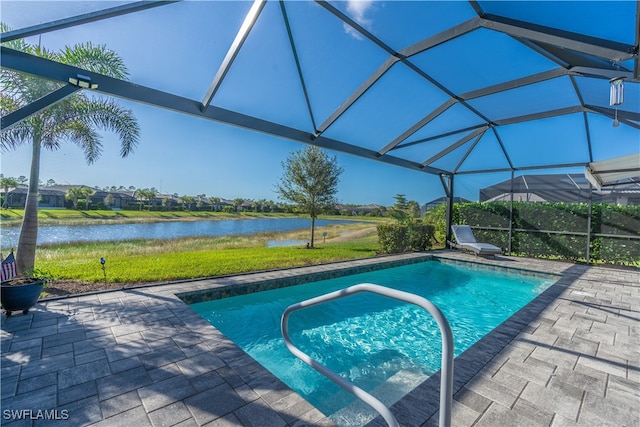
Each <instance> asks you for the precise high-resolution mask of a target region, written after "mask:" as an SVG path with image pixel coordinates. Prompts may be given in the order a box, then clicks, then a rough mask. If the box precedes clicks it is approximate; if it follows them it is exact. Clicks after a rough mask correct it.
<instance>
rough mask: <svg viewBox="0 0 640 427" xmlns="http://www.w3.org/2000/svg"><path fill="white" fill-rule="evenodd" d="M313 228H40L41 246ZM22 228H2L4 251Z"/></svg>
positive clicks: (261, 223) (232, 224)
mask: <svg viewBox="0 0 640 427" xmlns="http://www.w3.org/2000/svg"><path fill="white" fill-rule="evenodd" d="M356 222H358V221H349V220H324V219H319V220H316V226H317V227H322V226H325V225H329V224H353V223H356ZM310 226H311V220H310V219H309V218H256V219H242V220H214V221H171V222H154V223H139V224H100V225H50V226H42V227H39V228H38V244H39V245H42V244H46V243H65V242H77V241H110V240H130V239H177V238H180V237H195V236H228V235H238V234H254V233H262V232H269V231H275V232H285V231H292V230H299V229H304V228H308V227H310ZM19 234H20V227H2V241H1V245H2V247H3V248H11V247H13V248H15V247H16V246H17V245H18V235H19Z"/></svg>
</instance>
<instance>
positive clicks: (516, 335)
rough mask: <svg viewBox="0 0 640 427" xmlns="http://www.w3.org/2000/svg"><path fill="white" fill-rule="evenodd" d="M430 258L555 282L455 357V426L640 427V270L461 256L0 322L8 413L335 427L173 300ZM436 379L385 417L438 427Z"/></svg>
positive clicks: (80, 303) (229, 280)
mask: <svg viewBox="0 0 640 427" xmlns="http://www.w3.org/2000/svg"><path fill="white" fill-rule="evenodd" d="M425 256H428V257H436V258H438V259H442V260H445V261H447V262H465V263H469V262H471V263H481V264H482V265H487V266H490V267H491V268H515V269H516V270H523V271H531V272H538V273H545V274H549V273H550V274H558V275H560V276H561V278H560V280H559V282H558V283H556V284H554V285H552V286H551V287H550V288H549V289H547V290H546V291H545V292H543V293H542V294H541V295H540V296H538V297H537V298H535V299H534V300H533V301H532V302H531V303H529V304H528V305H527V306H525V307H524V308H523V309H522V310H521V311H520V312H518V313H517V314H516V315H514V316H512V317H511V318H510V319H508V320H507V321H506V322H504V323H503V324H502V325H500V326H499V327H498V328H497V329H496V330H494V331H493V332H492V333H490V334H489V335H487V337H485V338H483V339H482V340H480V341H479V342H478V343H476V344H475V345H474V346H472V347H471V348H470V349H468V350H467V351H466V352H464V353H463V354H462V355H460V356H458V357H457V358H456V361H455V367H456V372H455V374H456V377H455V387H456V390H457V393H456V394H455V396H454V410H453V420H454V423H453V425H461V426H464V425H469V426H471V425H474V426H475V425H505V424H527V425H552V424H554V425H556V424H557V425H580V424H581V423H582V425H588V424H589V423H590V422H591V421H592V420H602V421H603V422H602V424H607V423H612V420H615V423H616V424H626V425H640V422H638V419H637V414H636V412H635V409H631V408H635V406H634V405H635V404H636V403H637V398H638V396H639V395H640V393H639V390H640V387H638V384H640V367H639V365H640V362H639V361H638V360H637V359H638V356H637V352H632V351H631V349H637V346H638V345H640V340H638V336H640V328H639V327H638V321H639V319H638V315H637V313H639V312H640V286H638V284H639V283H640V273H639V272H638V271H637V270H634V271H623V270H614V269H607V268H602V267H591V266H585V265H575V264H570V263H562V262H550V261H544V260H534V259H527V258H512V257H500V256H499V257H497V258H496V259H494V260H492V259H488V260H487V259H478V258H475V257H473V256H471V255H468V254H462V253H460V252H456V251H432V252H428V253H422V254H403V255H395V256H388V257H380V258H372V259H363V260H356V261H350V262H345V263H339V264H327V265H320V266H313V267H304V268H297V269H292V270H278V271H273V272H261V273H256V274H246V275H241V276H229V277H223V278H216V279H203V280H195V281H191V282H182V283H175V284H167V285H163V286H152V287H147V288H136V289H125V290H118V291H112V292H106V293H100V294H92V295H83V296H74V297H72V298H66V299H57V300H48V301H42V302H40V303H38V304H37V306H36V307H35V309H34V310H32V311H31V312H30V313H29V314H27V315H15V316H13V317H11V318H6V317H5V316H2V331H1V333H2V343H1V346H2V359H1V361H2V408H3V410H4V409H9V408H16V409H18V408H28V407H29V405H31V407H34V406H33V405H36V406H35V407H34V408H35V409H37V408H39V409H53V408H55V409H56V410H58V411H65V410H66V411H68V412H67V413H68V414H69V415H70V416H72V417H73V421H74V424H76V425H99V426H103V425H104V426H111V425H119V424H127V425H140V426H142V425H185V426H186V425H194V424H195V425H204V424H207V423H208V424H210V425H223V424H224V423H231V424H235V425H269V426H280V425H331V421H330V420H328V419H327V418H326V417H324V416H323V414H321V413H320V412H319V411H317V409H315V408H313V406H311V405H310V404H308V402H306V401H305V400H304V399H302V398H301V397H300V396H298V395H297V394H296V393H294V392H293V391H291V390H290V389H289V388H288V387H287V386H286V385H284V384H283V383H282V382H280V381H279V380H278V379H277V378H275V377H274V376H273V375H272V374H270V373H269V372H268V371H266V369H264V368H262V367H261V366H260V365H259V364H258V363H257V362H255V361H254V360H253V359H251V358H250V357H249V356H248V355H246V353H244V352H243V351H242V350H240V349H239V348H237V347H236V346H235V344H233V343H232V342H230V341H229V340H228V339H227V338H226V337H225V336H224V335H223V334H221V333H220V332H219V331H218V330H217V329H215V328H214V327H213V326H211V325H210V324H209V323H207V322H206V321H204V320H203V319H202V318H201V317H200V316H198V315H197V314H196V313H195V312H193V310H191V309H190V308H189V307H188V305H186V304H184V302H183V301H182V300H180V299H179V298H178V297H177V296H176V294H180V293H184V292H187V291H201V290H207V289H210V288H211V287H225V286H244V285H246V284H247V283H249V282H251V281H256V280H257V281H269V280H281V279H287V278H291V277H293V276H298V275H301V274H305V273H309V272H314V273H323V272H327V271H331V270H336V269H338V270H339V269H342V268H347V267H349V268H350V267H353V266H355V267H365V268H368V267H366V266H368V265H370V264H375V263H379V262H380V261H383V262H387V261H393V260H396V259H417V258H424V257H425ZM587 326H588V328H587ZM611 331H614V332H613V333H614V336H615V340H612V339H611V337H610V334H611ZM569 338H570V339H569ZM572 346H573V347H572ZM554 357H556V358H558V360H560V361H561V362H554V360H555V359H553V358H554ZM554 363H555V365H554ZM549 370H551V371H553V373H554V375H555V376H550V374H549ZM434 381H437V376H432V377H431V378H429V379H428V380H426V381H425V383H423V384H422V385H420V386H419V387H417V388H416V389H414V390H413V391H412V392H411V393H409V394H408V395H407V396H405V397H404V398H403V399H401V400H400V401H399V402H397V403H396V404H395V405H393V406H392V410H393V411H394V413H396V416H397V417H398V420H399V421H400V423H401V424H402V425H433V424H434V423H435V424H437V409H438V408H437V401H438V399H437V397H436V398H435V399H433V395H434V393H436V392H437V387H434V388H433V389H432V388H431V385H432V384H431V383H433V382H434ZM582 383H584V384H582ZM587 386H588V387H587ZM558 387H561V388H560V389H561V390H563V393H565V395H562V396H561V397H562V399H561V398H559V397H558V396H559V395H558V391H557V388H558ZM581 387H582V388H581ZM594 388H595V390H597V392H594V391H593V390H594ZM578 389H579V390H581V393H582V394H581V395H580V396H581V397H580V398H579V399H578V398H576V397H575V396H574V395H573V394H576V395H578V394H579V393H578V392H577V391H576V390H578ZM567 393H569V394H567ZM434 402H435V403H434ZM567 402H569V403H570V404H569V407H570V408H571V409H570V411H569V410H568V409H566V408H565V407H566V406H567ZM576 402H577V403H576ZM560 403H562V405H564V406H561V405H560ZM571 411H572V412H571ZM603 414H604V415H603ZM3 421H5V422H4V423H3V424H5V425H21V424H20V423H19V422H18V420H16V422H15V423H12V422H7V420H6V419H4V420H3ZM9 421H10V420H9ZM23 421H24V420H23ZM378 424H380V420H379V419H376V420H374V421H372V423H371V425H378ZM382 424H384V423H382ZM382 424H381V425H382Z"/></svg>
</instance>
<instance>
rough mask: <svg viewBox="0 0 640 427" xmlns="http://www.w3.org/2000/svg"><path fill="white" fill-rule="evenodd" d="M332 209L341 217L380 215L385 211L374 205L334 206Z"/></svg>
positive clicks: (381, 207)
mask: <svg viewBox="0 0 640 427" xmlns="http://www.w3.org/2000/svg"><path fill="white" fill-rule="evenodd" d="M334 209H335V210H337V211H338V212H339V213H340V214H341V215H382V213H383V212H385V211H386V210H387V208H386V207H384V206H380V205H376V204H369V205H361V206H354V205H343V204H336V205H334Z"/></svg>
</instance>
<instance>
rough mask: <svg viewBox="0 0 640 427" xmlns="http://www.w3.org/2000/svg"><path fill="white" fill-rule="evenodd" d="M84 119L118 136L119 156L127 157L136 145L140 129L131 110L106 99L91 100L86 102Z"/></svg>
mask: <svg viewBox="0 0 640 427" xmlns="http://www.w3.org/2000/svg"><path fill="white" fill-rule="evenodd" d="M83 107H85V108H86V118H87V119H88V120H91V123H92V124H93V125H94V126H97V127H100V128H103V129H105V130H109V131H112V132H115V133H116V134H118V137H119V139H120V155H121V156H122V157H126V156H128V155H129V154H130V153H132V152H133V150H134V148H135V147H136V146H137V145H138V141H139V138H140V128H139V126H138V122H137V120H136V118H135V116H134V115H133V112H132V111H131V110H127V109H125V108H122V107H120V106H119V105H118V104H116V103H115V102H113V101H111V100H108V99H98V98H93V99H90V100H88V101H87V102H86V104H85V105H83Z"/></svg>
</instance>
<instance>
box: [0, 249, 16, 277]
mask: <svg viewBox="0 0 640 427" xmlns="http://www.w3.org/2000/svg"><path fill="white" fill-rule="evenodd" d="M0 259H2V255H1V254H0ZM17 275H18V272H17V271H16V259H15V257H14V256H13V252H11V253H10V254H9V256H8V257H7V258H6V259H3V260H2V269H1V271H0V282H4V281H5V280H9V279H12V278H14V277H16V276H17Z"/></svg>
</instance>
